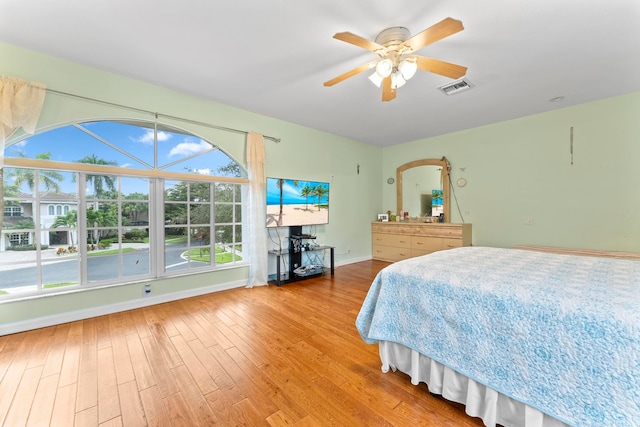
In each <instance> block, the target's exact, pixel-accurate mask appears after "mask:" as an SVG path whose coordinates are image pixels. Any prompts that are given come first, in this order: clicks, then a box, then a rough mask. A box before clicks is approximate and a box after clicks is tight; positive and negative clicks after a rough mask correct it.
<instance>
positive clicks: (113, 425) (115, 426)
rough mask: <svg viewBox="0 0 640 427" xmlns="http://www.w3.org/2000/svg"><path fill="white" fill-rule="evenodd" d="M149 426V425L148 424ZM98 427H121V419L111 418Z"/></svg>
mask: <svg viewBox="0 0 640 427" xmlns="http://www.w3.org/2000/svg"><path fill="white" fill-rule="evenodd" d="M149 425H151V424H149ZM98 426H99V427H123V426H122V417H116V418H112V419H110V420H108V421H105V422H103V423H100V424H98Z"/></svg>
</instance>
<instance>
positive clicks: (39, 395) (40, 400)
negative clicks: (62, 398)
mask: <svg viewBox="0 0 640 427" xmlns="http://www.w3.org/2000/svg"><path fill="white" fill-rule="evenodd" d="M59 377H60V376H59V375H58V374H54V375H49V376H48V377H41V378H40V381H39V383H38V388H37V390H36V394H35V396H34V397H33V405H32V408H30V411H29V418H28V419H27V426H29V427H38V426H48V425H50V422H51V415H52V414H53V405H54V402H55V398H56V391H57V388H58V379H59Z"/></svg>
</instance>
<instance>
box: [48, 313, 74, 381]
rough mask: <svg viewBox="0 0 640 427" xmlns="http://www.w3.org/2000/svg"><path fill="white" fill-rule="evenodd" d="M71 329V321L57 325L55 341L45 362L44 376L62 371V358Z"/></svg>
mask: <svg viewBox="0 0 640 427" xmlns="http://www.w3.org/2000/svg"><path fill="white" fill-rule="evenodd" d="M70 329H71V327H70V324H69V323H65V324H63V325H58V326H56V331H55V334H54V335H53V342H52V344H51V347H50V348H49V352H48V353H47V360H46V362H45V364H44V370H43V372H42V376H43V377H46V376H49V375H54V374H60V372H61V371H62V360H63V359H64V348H65V346H66V342H67V337H68V336H69V330H70Z"/></svg>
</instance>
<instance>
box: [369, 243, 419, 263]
mask: <svg viewBox="0 0 640 427" xmlns="http://www.w3.org/2000/svg"><path fill="white" fill-rule="evenodd" d="M411 256H412V254H411V248H409V247H406V248H398V247H394V246H384V245H376V244H374V245H373V254H372V258H373V259H379V260H383V261H391V262H396V261H400V260H403V259H407V258H411Z"/></svg>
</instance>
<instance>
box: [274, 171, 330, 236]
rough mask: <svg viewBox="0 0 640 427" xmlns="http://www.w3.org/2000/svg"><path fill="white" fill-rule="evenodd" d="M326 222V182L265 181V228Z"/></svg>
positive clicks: (327, 196) (327, 201) (327, 184)
mask: <svg viewBox="0 0 640 427" xmlns="http://www.w3.org/2000/svg"><path fill="white" fill-rule="evenodd" d="M328 222H329V183H328V182H315V181H302V180H294V179H280V178H267V227H287V226H292V225H314V224H327V223H328Z"/></svg>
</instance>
